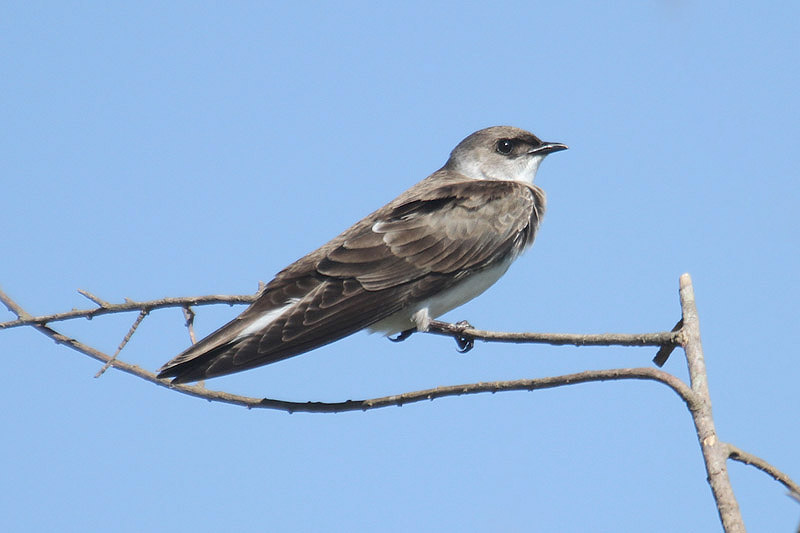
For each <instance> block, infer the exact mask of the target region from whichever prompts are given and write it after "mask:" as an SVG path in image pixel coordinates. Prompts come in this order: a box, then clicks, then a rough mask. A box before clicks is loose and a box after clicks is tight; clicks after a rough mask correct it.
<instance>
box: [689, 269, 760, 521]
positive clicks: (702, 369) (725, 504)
mask: <svg viewBox="0 0 800 533" xmlns="http://www.w3.org/2000/svg"><path fill="white" fill-rule="evenodd" d="M680 299H681V312H682V315H683V327H682V328H681V330H680V335H681V337H680V338H681V345H682V346H683V351H684V352H685V354H686V362H687V364H688V366H689V379H690V382H691V387H692V392H693V393H694V394H693V396H694V397H695V398H696V399H697V402H696V404H695V406H694V408H692V407H690V408H689V411H690V412H691V413H692V419H693V420H694V426H695V429H696V431H697V439H698V440H699V441H700V449H701V450H702V452H703V459H704V462H705V465H706V473H707V474H708V484H709V485H711V492H712V493H713V494H714V500H715V501H716V502H717V511H718V512H719V517H720V520H721V521H722V527H723V528H724V529H725V531H726V532H727V533H744V531H745V527H744V521H743V520H742V514H741V512H740V511H739V503H738V502H737V501H736V496H735V495H734V493H733V487H732V486H731V482H730V478H729V477H728V468H727V464H726V461H727V459H728V448H727V447H726V445H725V443H723V442H721V441H720V440H719V439H718V438H717V430H716V428H715V427H714V418H713V417H712V414H711V396H710V394H709V392H708V377H707V375H706V364H705V360H704V358H703V345H702V343H701V341H700V321H699V319H698V316H697V305H696V304H695V299H694V288H693V287H692V278H691V277H689V274H683V275H682V276H681V279H680Z"/></svg>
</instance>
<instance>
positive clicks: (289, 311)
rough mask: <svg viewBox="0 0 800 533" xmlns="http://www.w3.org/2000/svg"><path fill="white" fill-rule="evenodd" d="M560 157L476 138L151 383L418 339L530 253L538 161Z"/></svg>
mask: <svg viewBox="0 0 800 533" xmlns="http://www.w3.org/2000/svg"><path fill="white" fill-rule="evenodd" d="M566 148H567V147H566V146H565V145H563V144H560V143H551V142H542V141H541V140H539V138H538V137H536V136H535V135H533V134H532V133H529V132H527V131H524V130H521V129H519V128H514V127H510V126H495V127H491V128H486V129H483V130H480V131H477V132H475V133H473V134H472V135H470V136H469V137H467V138H466V139H464V140H463V141H461V142H460V143H459V144H458V146H456V147H455V149H454V150H453V151H452V152H451V154H450V158H449V159H448V160H447V163H445V165H444V166H443V167H442V168H441V169H439V170H437V171H436V172H434V173H433V174H431V175H430V176H428V177H427V178H425V179H424V180H422V181H420V182H419V183H417V184H416V185H414V186H413V187H411V188H410V189H408V190H407V191H405V192H404V193H402V194H401V195H400V196H398V197H397V198H396V199H394V200H392V201H391V202H389V203H388V204H386V205H385V206H383V207H381V208H380V209H378V210H377V211H375V212H374V213H372V214H370V215H368V216H367V217H365V218H363V219H362V220H360V221H358V222H356V223H355V224H354V225H353V226H351V227H350V228H348V229H347V230H345V231H344V232H343V233H342V234H341V235H339V236H338V237H335V238H334V239H333V240H331V241H330V242H328V243H327V244H325V245H323V246H322V247H320V248H318V249H317V250H315V251H313V252H311V253H310V254H308V255H306V256H305V257H303V258H301V259H299V260H297V261H295V262H294V263H292V264H291V265H289V266H288V267H286V268H285V269H283V270H282V271H281V272H279V273H278V275H277V276H275V279H273V280H272V281H270V282H269V283H268V284H267V285H266V286H265V287H264V288H263V289H262V290H261V292H260V294H259V295H258V298H257V299H256V301H255V302H253V304H252V305H251V306H250V307H248V308H247V309H246V310H245V311H244V312H243V313H242V314H241V315H239V316H238V317H236V318H235V319H233V320H232V321H230V322H229V323H227V324H226V325H224V326H222V327H221V328H220V329H218V330H217V331H215V332H214V333H212V334H211V335H209V336H208V337H206V338H204V339H202V340H201V341H199V342H198V343H196V344H194V345H192V346H190V347H189V348H187V349H186V350H185V351H184V352H183V353H181V354H179V355H177V356H176V357H175V358H173V359H172V360H171V361H169V362H168V363H166V364H165V365H164V366H163V367H161V369H160V370H159V374H158V377H159V378H170V377H171V378H174V379H173V380H172V383H187V382H191V381H198V380H202V379H205V378H212V377H215V376H222V375H225V374H231V373H233V372H239V371H242V370H247V369H250V368H254V367H257V366H261V365H266V364H269V363H274V362H275V361H280V360H281V359H286V358H287V357H292V356H294V355H298V354H301V353H303V352H307V351H309V350H312V349H314V348H317V347H319V346H323V345H325V344H328V343H330V342H333V341H336V340H339V339H341V338H342V337H345V336H347V335H350V334H352V333H355V332H357V331H359V330H362V329H365V328H369V329H370V330H372V331H380V332H384V333H386V334H387V335H392V334H395V333H400V332H402V333H404V334H405V335H408V334H409V333H410V332H412V331H426V330H427V329H428V326H429V325H430V321H431V320H432V319H434V318H436V317H438V316H439V315H442V314H444V313H446V312H447V311H450V310H451V309H454V308H456V307H458V306H459V305H462V304H464V303H465V302H467V301H469V300H471V299H473V298H475V297H476V296H478V295H479V294H481V293H482V292H483V291H485V290H486V289H487V288H489V287H490V286H491V285H492V284H494V282H496V281H497V280H498V279H499V278H500V276H502V275H503V274H504V273H505V272H506V270H507V269H508V267H509V265H510V264H511V263H512V262H513V261H514V259H516V258H517V257H518V256H519V255H520V254H521V253H522V252H523V251H524V250H525V249H526V248H528V247H529V246H530V245H531V244H532V243H533V239H534V236H535V234H536V230H537V228H538V226H539V223H540V221H541V219H542V215H544V210H545V195H544V191H542V189H540V188H539V187H537V186H536V185H534V184H533V179H534V177H535V175H536V171H537V169H538V168H539V164H540V163H541V162H542V160H543V159H544V158H545V156H547V154H550V153H552V152H557V151H559V150H565V149H566ZM401 336H403V335H401Z"/></svg>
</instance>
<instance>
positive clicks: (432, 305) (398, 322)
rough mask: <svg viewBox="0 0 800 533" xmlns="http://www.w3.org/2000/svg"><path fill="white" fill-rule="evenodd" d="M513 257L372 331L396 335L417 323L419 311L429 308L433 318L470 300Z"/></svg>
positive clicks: (428, 312)
mask: <svg viewBox="0 0 800 533" xmlns="http://www.w3.org/2000/svg"><path fill="white" fill-rule="evenodd" d="M512 261H513V258H509V259H508V260H506V261H504V262H503V263H501V264H499V265H497V266H495V267H491V268H487V269H486V270H484V271H482V272H478V273H477V274H473V275H472V276H470V277H468V278H467V279H465V280H464V281H462V282H461V283H459V284H458V285H456V286H455V287H452V288H450V289H448V290H446V291H444V292H442V293H440V294H437V295H436V296H433V297H432V298H429V299H427V300H424V301H422V302H419V303H418V304H416V305H413V306H411V307H409V308H407V309H403V310H402V311H400V312H398V313H395V314H394V315H392V316H390V317H387V318H384V319H383V320H381V321H380V322H377V323H375V324H373V325H372V326H370V327H369V330H370V331H371V332H381V333H385V334H386V335H394V334H395V333H399V332H401V331H405V330H407V329H411V328H414V327H416V325H417V323H416V321H415V320H414V315H415V314H416V313H418V312H420V311H425V310H427V314H428V316H429V317H430V318H436V317H438V316H441V315H443V314H445V313H446V312H448V311H450V310H452V309H455V308H456V307H458V306H460V305H463V304H465V303H467V302H468V301H470V300H472V299H473V298H475V297H476V296H478V295H479V294H481V293H482V292H483V291H485V290H486V289H488V288H489V287H491V286H492V285H494V284H495V282H496V281H497V280H498V279H500V277H501V276H502V275H503V274H505V273H506V270H508V267H509V266H510V265H511V262H512Z"/></svg>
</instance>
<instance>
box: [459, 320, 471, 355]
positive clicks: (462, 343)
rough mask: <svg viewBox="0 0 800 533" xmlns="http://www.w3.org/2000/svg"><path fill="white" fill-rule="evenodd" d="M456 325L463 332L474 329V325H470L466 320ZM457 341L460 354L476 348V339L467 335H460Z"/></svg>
mask: <svg viewBox="0 0 800 533" xmlns="http://www.w3.org/2000/svg"><path fill="white" fill-rule="evenodd" d="M455 325H456V326H457V327H458V328H460V329H461V330H465V329H472V324H470V323H469V322H467V321H466V320H461V321H460V322H456V323H455ZM455 340H456V344H457V345H458V352H459V353H467V352H468V351H470V350H471V349H473V348H474V347H475V339H473V338H472V337H469V336H467V335H463V334H460V335H458V336H456V337H455Z"/></svg>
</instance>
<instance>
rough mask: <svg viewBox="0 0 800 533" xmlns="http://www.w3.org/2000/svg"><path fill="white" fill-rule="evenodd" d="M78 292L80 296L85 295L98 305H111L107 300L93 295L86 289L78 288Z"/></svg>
mask: <svg viewBox="0 0 800 533" xmlns="http://www.w3.org/2000/svg"><path fill="white" fill-rule="evenodd" d="M78 294H80V295H82V296H85V297H86V298H88V299H89V300H91V301H93V302H94V303H96V304H97V305H99V306H100V307H108V306H109V305H111V304H110V303H108V302H107V301H105V300H103V299H102V298H100V297H99V296H95V295H94V294H92V293H91V292H89V291H87V290H86V289H78Z"/></svg>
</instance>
